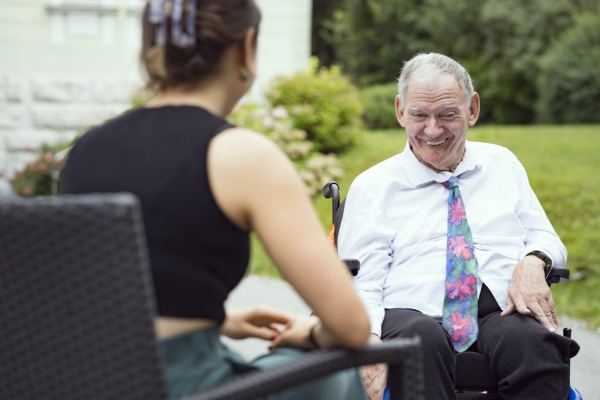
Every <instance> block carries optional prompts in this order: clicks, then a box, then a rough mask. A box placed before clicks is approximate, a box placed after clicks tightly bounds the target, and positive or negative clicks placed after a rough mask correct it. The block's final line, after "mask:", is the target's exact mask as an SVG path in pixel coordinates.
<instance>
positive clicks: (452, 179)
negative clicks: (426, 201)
mask: <svg viewBox="0 0 600 400" xmlns="http://www.w3.org/2000/svg"><path fill="white" fill-rule="evenodd" d="M444 186H446V187H447V188H448V189H454V188H456V187H458V178H457V177H455V176H452V177H450V179H448V180H447V181H446V182H444Z"/></svg>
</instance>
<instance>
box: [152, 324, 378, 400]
mask: <svg viewBox="0 0 600 400" xmlns="http://www.w3.org/2000/svg"><path fill="white" fill-rule="evenodd" d="M160 349H161V352H162V356H163V362H164V365H165V376H166V380H167V385H168V389H169V396H170V398H172V399H175V398H178V397H182V396H185V395H190V394H193V393H195V392H198V391H201V390H203V389H206V388H209V387H211V386H214V385H216V384H218V383H219V382H222V381H224V380H226V379H228V378H231V377H233V376H235V375H236V374H240V373H243V372H247V371H251V370H255V369H268V368H276V367H277V366H279V365H284V364H288V363H293V362H294V360H295V359H297V358H298V357H301V356H302V354H303V352H302V351H300V350H297V349H291V348H282V349H275V350H273V351H271V352H270V353H269V354H266V355H263V356H261V357H258V358H257V359H255V360H253V361H252V362H247V361H246V360H244V358H243V357H242V356H241V355H240V354H238V353H236V352H234V351H232V350H231V349H229V348H227V346H225V345H224V344H223V343H222V342H221V340H220V333H219V330H218V329H217V328H210V329H203V330H200V331H195V332H192V333H188V334H185V335H180V336H176V337H174V338H170V339H167V340H164V341H162V342H161V343H160ZM268 399H269V400H307V399H310V400H320V399H323V400H336V399H339V400H364V399H366V395H365V391H364V389H363V386H362V382H361V380H360V376H359V374H358V371H357V370H356V369H350V370H346V371H341V372H338V373H335V374H332V375H330V376H328V377H325V378H321V379H319V380H316V381H314V382H307V383H304V384H302V385H299V386H297V387H295V388H292V389H287V390H285V391H282V392H280V393H277V394H274V395H272V396H269V397H268Z"/></svg>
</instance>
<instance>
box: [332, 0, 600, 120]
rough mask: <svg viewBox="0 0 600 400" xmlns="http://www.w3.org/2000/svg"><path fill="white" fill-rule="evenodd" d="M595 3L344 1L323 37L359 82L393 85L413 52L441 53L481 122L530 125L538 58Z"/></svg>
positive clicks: (565, 0) (571, 0)
mask: <svg viewBox="0 0 600 400" xmlns="http://www.w3.org/2000/svg"><path fill="white" fill-rule="evenodd" d="M597 4H598V3H597V1H595V0H553V1H547V0H528V1H521V0H503V1H497V0H480V1H467V0H421V1H419V0H347V1H346V2H345V3H344V6H343V8H342V9H340V10H339V11H337V12H336V13H334V16H333V18H332V19H331V21H330V23H329V28H330V31H331V32H332V34H331V36H330V38H329V40H330V41H331V43H332V45H333V46H334V48H335V49H336V54H335V57H336V60H337V63H339V65H340V66H341V67H342V69H343V71H344V72H346V73H348V74H349V75H350V76H351V77H352V78H353V80H354V81H355V82H357V83H358V84H359V85H361V86H367V85H373V84H378V83H390V82H393V80H394V79H395V78H396V77H397V76H398V73H399V71H400V68H401V67H402V64H403V62H405V61H406V60H408V59H409V58H411V57H412V56H414V55H415V54H416V53H419V52H428V51H436V52H441V53H444V54H447V55H449V56H450V57H453V58H455V59H456V60H458V61H459V62H461V63H462V64H463V65H465V67H466V68H467V69H468V70H469V72H470V73H471V75H472V77H473V80H474V81H475V86H476V88H477V90H478V91H479V92H480V94H481V97H482V115H481V119H482V120H483V121H493V122H496V123H529V122H534V121H536V120H537V117H536V110H537V107H536V104H537V103H538V98H539V86H538V84H537V83H538V77H539V74H540V73H541V68H542V62H541V60H542V58H543V57H544V55H545V54H546V52H547V51H548V49H549V48H550V47H551V46H552V45H553V43H554V42H555V41H556V40H557V39H558V38H559V37H560V36H561V34H562V33H563V32H564V31H565V30H568V29H570V28H571V27H572V26H573V25H574V24H575V19H576V16H577V15H579V14H580V13H582V12H585V11H586V10H593V9H595V8H596V7H597ZM590 47H593V46H592V45H590ZM596 47H597V45H596Z"/></svg>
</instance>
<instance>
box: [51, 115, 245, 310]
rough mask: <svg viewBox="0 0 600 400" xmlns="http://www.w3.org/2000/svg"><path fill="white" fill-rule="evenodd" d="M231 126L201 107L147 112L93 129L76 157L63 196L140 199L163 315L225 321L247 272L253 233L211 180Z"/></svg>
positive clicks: (66, 173)
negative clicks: (213, 146) (216, 150)
mask: <svg viewBox="0 0 600 400" xmlns="http://www.w3.org/2000/svg"><path fill="white" fill-rule="evenodd" d="M230 127H232V125H231V124H229V123H228V122H227V121H225V120H224V119H222V118H219V117H216V116H215V115H213V114H211V113H209V112H208V111H206V110H204V109H201V108H198V107H192V106H167V107H159V108H142V109H137V110H134V111H131V112H129V113H127V114H125V115H122V116H120V117H117V118H115V119H113V120H111V121H109V122H107V123H105V124H104V125H102V126H100V127H97V128H94V129H92V130H91V131H89V132H88V133H86V134H85V135H83V136H82V137H81V138H80V139H79V140H78V141H77V144H76V145H75V146H74V147H73V149H72V150H71V152H70V153H69V157H68V160H67V164H66V166H65V169H64V171H63V174H62V178H61V184H60V192H61V193H98V192H101V193H114V192H130V193H133V194H135V195H136V196H137V197H138V198H139V199H140V203H141V207H142V214H143V219H144V225H145V229H146V240H147V244H148V250H149V253H150V261H151V264H152V272H153V279H154V287H155V293H156V298H157V304H158V312H159V314H160V315H165V316H174V317H188V318H207V319H212V320H216V321H219V322H222V321H223V320H224V318H225V311H224V308H223V303H224V301H225V299H226V298H227V295H228V294H229V292H230V291H231V290H232V289H233V288H234V287H235V286H236V285H237V284H238V283H239V282H240V280H241V279H242V277H243V275H244V273H245V271H246V268H247V265H248V258H249V252H250V250H249V235H248V232H246V231H242V230H240V229H239V228H237V227H236V226H235V225H234V224H233V223H232V222H231V221H230V220H229V219H228V218H227V217H226V216H225V215H224V214H223V212H222V211H221V210H220V209H219V207H218V205H217V203H216V202H215V199H214V197H213V195H212V192H211V190H210V186H209V182H208V175H207V164H206V163H207V150H208V145H209V143H210V141H211V139H212V138H213V137H215V136H216V135H217V134H218V133H220V132H222V131H223V130H224V129H227V128H230Z"/></svg>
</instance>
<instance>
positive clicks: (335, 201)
mask: <svg viewBox="0 0 600 400" xmlns="http://www.w3.org/2000/svg"><path fill="white" fill-rule="evenodd" d="M323 196H324V197H325V198H326V199H331V206H332V207H331V221H332V226H331V231H330V233H329V240H330V241H331V242H332V243H333V244H334V246H337V239H338V233H339V229H340V227H341V224H342V218H343V215H344V205H345V201H343V202H340V188H339V185H338V184H337V182H335V181H330V182H328V183H326V184H325V186H324V187H323ZM344 262H345V263H346V265H347V266H348V269H349V271H350V273H351V274H352V276H356V275H357V274H358V271H359V269H360V261H358V260H344ZM561 279H569V270H567V269H566V268H552V270H551V272H550V274H549V275H548V276H547V277H546V282H547V283H548V285H549V286H550V285H552V284H554V283H559V282H560V280H561ZM563 335H564V336H566V337H568V338H570V337H571V329H569V328H564V329H563ZM454 380H455V382H454V386H455V390H456V397H457V399H459V400H494V399H498V398H499V397H498V387H497V382H496V380H495V379H494V377H493V376H492V373H491V371H490V368H489V361H488V357H487V356H486V355H485V354H481V353H478V352H475V351H465V352H463V353H457V354H456V371H455V379H454ZM389 398H390V396H389V391H388V389H386V391H385V396H384V400H389ZM582 399H583V397H582V396H581V394H580V393H579V391H578V390H577V389H575V388H574V387H570V388H569V397H568V400H582Z"/></svg>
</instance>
